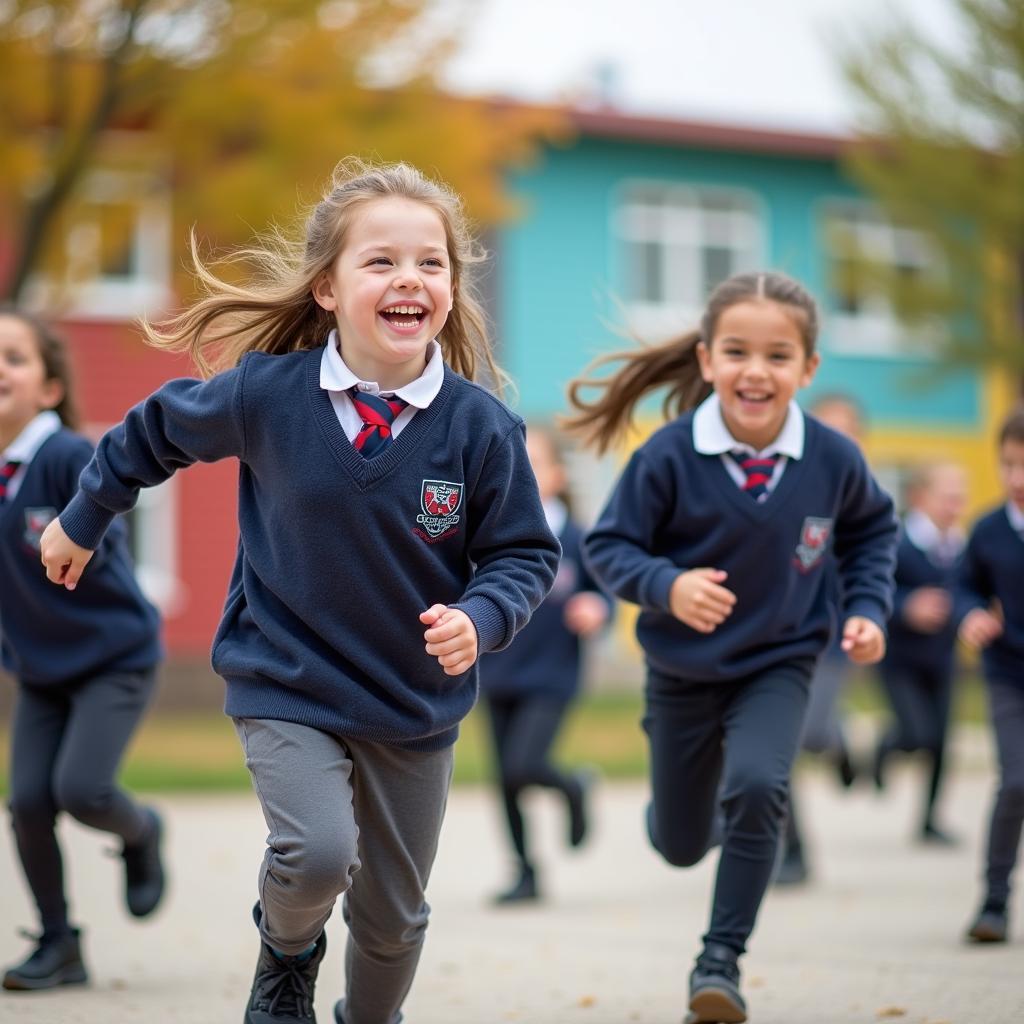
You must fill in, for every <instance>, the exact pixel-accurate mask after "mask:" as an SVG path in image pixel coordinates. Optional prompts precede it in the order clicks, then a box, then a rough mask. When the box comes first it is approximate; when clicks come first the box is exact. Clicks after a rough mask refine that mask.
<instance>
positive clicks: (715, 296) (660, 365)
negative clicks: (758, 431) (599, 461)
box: [562, 271, 818, 452]
mask: <svg viewBox="0 0 1024 1024" xmlns="http://www.w3.org/2000/svg"><path fill="white" fill-rule="evenodd" d="M758 299H768V300H770V301H772V302H777V303H779V304H780V305H783V306H789V307H791V308H793V309H795V310H797V311H798V312H799V313H800V317H799V324H800V333H801V336H802V338H803V342H804V350H805V352H806V354H807V357H808V358H810V356H812V355H813V354H814V348H815V344H816V341H817V336H818V311H817V306H816V305H815V302H814V299H812V298H811V296H810V294H809V293H808V292H807V291H806V290H805V289H804V287H803V286H802V285H800V284H798V283H797V282H796V281H794V280H793V279H792V278H790V277H787V276H786V275H785V274H779V273H776V272H770V271H769V272H765V273H756V274H734V275H733V276H732V277H730V278H727V279H726V280H725V281H723V282H722V283H721V284H720V285H718V287H717V288H715V290H714V291H713V292H712V293H711V297H710V298H709V299H708V305H707V309H706V310H705V311H704V315H703V316H702V317H701V322H700V327H699V328H697V329H696V330H692V331H688V332H687V333H686V334H681V335H679V336H678V337H675V338H671V339H669V340H668V341H666V342H663V343H661V344H660V345H642V346H641V347H640V348H634V349H629V350H626V351H622V352H611V353H609V354H608V355H605V356H602V357H600V358H599V359H597V360H595V361H594V362H593V363H591V364H590V366H588V367H587V369H586V370H585V371H584V375H583V376H582V377H578V378H577V379H576V380H574V381H572V382H570V384H569V404H570V405H572V407H573V408H574V409H575V410H576V411H575V413H574V414H573V415H571V416H567V417H565V418H564V419H563V420H562V424H563V426H564V427H565V428H566V429H567V430H568V431H570V432H571V433H574V434H577V435H578V436H579V437H580V438H582V440H583V441H584V443H585V444H589V445H593V447H594V448H596V449H597V451H598V452H605V451H607V450H608V449H609V448H610V447H612V445H614V444H615V443H616V442H617V441H619V440H620V439H621V437H622V436H623V435H624V434H625V433H626V431H627V430H628V429H629V428H630V426H632V423H633V414H634V412H635V411H636V406H637V404H638V403H639V402H640V400H641V399H642V398H643V397H644V396H645V395H647V394H649V393H650V392H652V391H659V390H661V389H662V388H665V387H667V388H668V391H667V392H666V394H665V398H664V401H663V402H662V415H663V416H664V417H665V418H666V419H668V418H669V417H674V416H678V415H680V414H681V413H683V412H685V411H686V410H687V409H692V408H693V407H694V406H696V405H699V404H700V403H701V402H702V401H703V400H704V399H705V398H707V396H708V395H709V394H711V385H710V384H708V383H707V382H706V381H705V380H704V379H703V378H702V376H701V372H700V363H699V361H698V358H697V345H698V344H699V343H700V342H704V344H706V345H709V344H710V343H711V339H712V337H713V336H714V333H715V328H716V327H717V325H718V319H719V317H720V316H721V315H722V314H723V313H724V312H725V311H726V310H727V309H728V308H729V307H730V306H734V305H736V304H737V303H739V302H749V301H751V300H758ZM614 363H621V364H622V365H621V366H620V367H619V369H618V371H617V372H615V373H613V374H610V375H608V374H605V375H601V376H594V373H595V371H597V370H600V369H602V368H603V367H606V366H608V365H610V364H614ZM584 391H597V396H596V397H594V398H586V397H584V394H583V392H584Z"/></svg>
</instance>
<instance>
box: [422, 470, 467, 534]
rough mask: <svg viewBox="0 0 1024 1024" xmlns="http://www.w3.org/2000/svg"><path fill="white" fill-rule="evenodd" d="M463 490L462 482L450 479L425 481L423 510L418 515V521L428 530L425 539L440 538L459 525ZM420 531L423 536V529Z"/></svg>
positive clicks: (423, 485)
mask: <svg viewBox="0 0 1024 1024" xmlns="http://www.w3.org/2000/svg"><path fill="white" fill-rule="evenodd" d="M463 490H464V488H463V485H462V484H460V483H452V482H451V481H450V480H424V481H423V483H422V484H421V486H420V508H422V509H423V511H422V513H421V514H420V515H418V516H417V517H416V522H417V523H419V524H420V526H421V527H423V530H424V531H426V536H425V537H424V540H435V539H437V540H439V539H440V538H441V537H442V536H447V535H448V534H449V533H450V532H451V531H453V530H454V529H455V527H457V526H458V525H459V520H460V519H461V518H462V517H461V516H460V515H459V514H458V512H459V508H460V507H461V505H462V492H463ZM418 532H419V533H420V535H421V536H422V534H423V531H418Z"/></svg>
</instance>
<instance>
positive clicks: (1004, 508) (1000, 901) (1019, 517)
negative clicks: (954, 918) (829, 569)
mask: <svg viewBox="0 0 1024 1024" xmlns="http://www.w3.org/2000/svg"><path fill="white" fill-rule="evenodd" d="M999 473H1000V477H1001V478H1002V482H1003V487H1004V488H1005V491H1006V502H1005V503H1004V504H1003V505H1001V506H1000V507H999V508H996V509H994V510H993V511H991V512H989V513H988V514H987V515H985V516H982V518H981V519H979V520H978V522H977V523H975V525H974V528H973V529H972V530H971V535H970V538H969V540H968V542H967V548H966V550H965V552H964V560H963V569H962V572H961V575H960V582H961V585H962V586H961V589H960V591H959V592H958V606H957V610H958V612H960V613H961V614H962V618H961V621H960V638H961V639H962V640H963V641H964V642H965V643H966V644H969V645H970V646H972V647H980V648H983V649H984V651H983V654H982V664H983V667H984V671H985V682H986V683H987V686H988V698H989V712H990V714H991V718H992V728H993V731H994V733H995V741H996V751H997V753H998V757H999V785H998V788H997V791H996V796H995V804H994V806H993V808H992V816H991V819H990V822H989V832H988V847H987V851H986V858H985V896H984V899H983V901H982V904H981V909H980V910H979V911H978V915H977V917H976V918H975V919H974V921H973V923H972V924H971V926H970V928H969V929H968V931H967V936H968V938H969V939H970V940H972V941H974V942H1005V941H1006V937H1007V931H1008V907H1009V900H1010V879H1011V876H1012V874H1013V869H1014V865H1015V864H1016V861H1017V851H1018V848H1019V845H1020V834H1021V826H1022V824H1024V408H1020V409H1017V410H1016V411H1015V412H1013V413H1011V415H1010V416H1009V417H1008V418H1007V420H1006V422H1005V423H1004V424H1003V427H1002V430H1001V431H1000V434H999Z"/></svg>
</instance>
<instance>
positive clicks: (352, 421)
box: [320, 329, 444, 441]
mask: <svg viewBox="0 0 1024 1024" xmlns="http://www.w3.org/2000/svg"><path fill="white" fill-rule="evenodd" d="M443 383H444V360H443V358H442V356H441V346H440V345H439V344H438V343H437V342H436V341H432V342H431V343H430V344H429V345H428V346H427V365H426V367H425V368H424V370H423V373H421V374H420V375H419V376H418V377H417V378H416V379H415V380H413V381H410V382H409V383H408V384H405V385H404V386H402V387H400V388H398V389H397V390H395V391H381V389H380V387H379V385H378V384H377V382H376V381H372V380H360V379H359V378H358V377H357V376H356V375H355V374H354V373H353V372H352V371H351V370H350V369H349V368H348V366H346V365H345V360H344V359H343V358H342V356H341V350H340V347H339V345H338V331H337V329H334V330H332V331H331V333H330V334H329V335H328V336H327V344H326V345H325V346H324V354H323V355H322V356H321V357H320V387H322V388H323V389H324V390H325V391H329V392H330V395H331V405H333V406H334V414H335V415H336V416H337V417H338V422H339V423H340V424H341V428H342V430H344V431H345V436H346V437H347V438H348V439H349V440H350V441H354V440H355V438H356V435H357V434H358V433H359V431H360V430H362V427H363V420H362V417H360V415H359V413H358V412H356V407H355V406H354V405H353V404H352V399H351V398H350V397H349V395H348V394H347V393H346V392H347V391H348V389H349V388H359V390H360V391H365V392H368V393H369V394H371V395H380V396H381V397H382V398H391V397H392V396H393V395H396V396H397V397H398V398H401V399H403V400H404V401H406V402H408V403H409V404H408V405H407V406H406V407H405V408H404V409H403V410H402V411H401V412H400V413H399V414H398V415H397V416H396V417H395V422H394V423H392V424H391V436H392V437H398V435H399V434H400V433H401V432H402V431H403V430H404V429H405V428H406V426H408V424H409V421H410V420H411V419H412V418H413V416H415V415H416V413H417V412H419V410H420V409H426V408H427V406H429V405H430V403H431V402H432V401H433V400H434V399H435V398H437V393H438V392H439V391H440V390H441V385H442V384H443Z"/></svg>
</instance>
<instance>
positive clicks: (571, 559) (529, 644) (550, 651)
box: [480, 520, 611, 700]
mask: <svg viewBox="0 0 1024 1024" xmlns="http://www.w3.org/2000/svg"><path fill="white" fill-rule="evenodd" d="M558 540H559V542H560V543H561V545H562V560H561V562H559V565H558V575H557V576H555V582H554V586H552V588H551V593H550V594H548V596H547V598H545V600H544V603H543V604H542V605H541V606H540V607H539V608H538V609H537V611H536V612H534V615H533V618H532V619H531V620H530V622H529V625H527V626H526V628H525V629H524V630H523V631H522V632H521V633H520V634H519V635H518V636H517V637H516V639H515V642H514V643H512V644H510V645H509V646H508V647H507V648H505V650H503V651H499V652H496V653H494V654H488V655H487V656H486V657H485V658H483V659H482V660H481V662H480V685H481V687H482V688H483V689H484V690H486V691H487V692H488V693H493V694H495V695H496V696H525V695H527V694H544V695H545V696H548V697H552V698H554V699H556V700H569V699H571V698H572V696H573V695H574V694H575V693H576V691H577V690H578V689H579V685H580V661H581V659H580V638H579V637H578V636H577V635H576V634H575V633H573V632H572V631H571V630H569V628H568V627H567V626H566V625H565V606H566V604H568V602H569V599H570V598H571V597H573V596H574V595H575V594H579V593H581V592H583V591H586V590H590V591H596V592H597V593H598V594H600V591H599V590H598V586H597V584H596V583H595V582H594V579H593V577H591V575H590V573H589V572H588V571H587V568H586V566H585V565H584V564H583V558H582V550H581V548H582V542H583V533H582V531H581V530H580V528H579V527H578V526H577V525H576V524H575V523H574V522H572V521H571V520H569V521H567V522H566V524H565V527H564V529H563V530H562V533H561V535H560V536H559V538H558ZM600 596H601V597H602V599H603V600H605V601H607V600H608V599H607V598H606V597H605V596H604V595H603V594H600ZM608 603H609V610H610V605H611V602H608Z"/></svg>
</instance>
